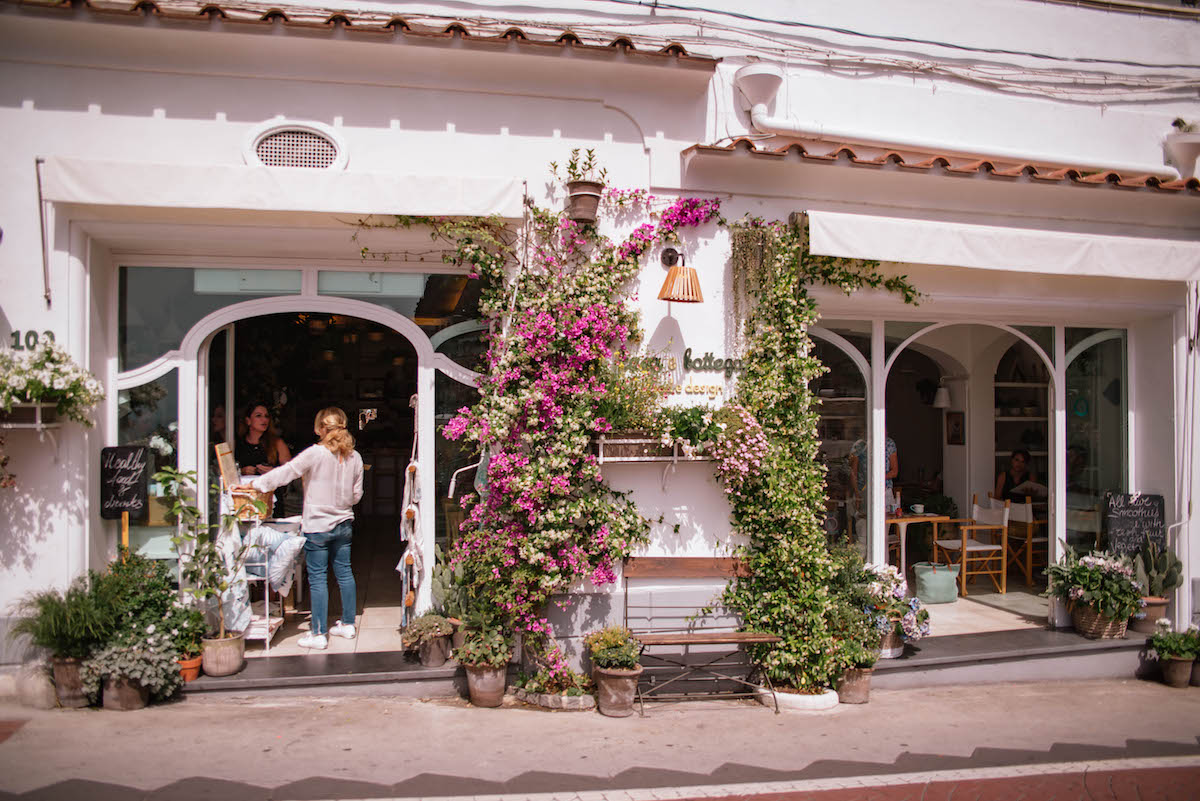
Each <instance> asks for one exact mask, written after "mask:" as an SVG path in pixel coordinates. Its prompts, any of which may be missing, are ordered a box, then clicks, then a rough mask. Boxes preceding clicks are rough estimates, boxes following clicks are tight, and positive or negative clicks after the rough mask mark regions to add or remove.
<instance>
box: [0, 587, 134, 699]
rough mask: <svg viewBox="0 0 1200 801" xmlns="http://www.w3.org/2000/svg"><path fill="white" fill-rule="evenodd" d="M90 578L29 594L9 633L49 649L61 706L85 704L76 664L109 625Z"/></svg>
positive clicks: (111, 618) (95, 645)
mask: <svg viewBox="0 0 1200 801" xmlns="http://www.w3.org/2000/svg"><path fill="white" fill-rule="evenodd" d="M93 579H94V576H80V577H79V578H77V579H75V581H73V582H72V583H71V585H70V586H69V587H67V590H66V592H61V591H59V590H54V589H51V590H42V591H40V592H35V593H31V594H30V595H27V596H26V597H25V598H24V599H22V600H21V601H20V602H19V603H18V604H17V606H16V609H15V610H14V618H15V619H14V621H13V623H12V627H11V628H10V629H9V637H16V636H19V635H25V636H27V637H29V639H30V641H31V642H32V643H33V644H34V645H35V646H37V647H39V648H45V649H46V650H48V651H49V652H50V656H51V664H52V667H53V672H54V693H55V695H56V696H57V698H58V703H59V706H63V707H68V708H74V707H82V706H87V705H88V701H87V697H86V696H85V695H84V692H83V683H82V679H81V677H80V673H79V669H80V666H81V664H82V662H83V660H84V659H86V658H87V657H88V656H90V655H91V653H92V651H93V650H95V649H96V648H98V647H99V646H101V645H102V644H103V643H104V642H105V641H106V640H107V638H108V636H109V635H110V634H111V632H112V630H113V625H114V615H113V610H112V609H111V607H110V606H109V605H108V604H107V603H106V602H105V601H104V599H103V597H102V596H99V595H98V594H97V593H96V592H95V586H94V583H93Z"/></svg>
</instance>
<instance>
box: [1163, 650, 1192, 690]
mask: <svg viewBox="0 0 1200 801" xmlns="http://www.w3.org/2000/svg"><path fill="white" fill-rule="evenodd" d="M1194 663H1195V660H1192V659H1175V658H1171V657H1168V658H1166V659H1159V660H1158V665H1159V667H1161V668H1162V674H1163V683H1164V684H1166V685H1167V686H1168V687H1186V686H1188V682H1190V681H1191V679H1192V665H1193V664H1194Z"/></svg>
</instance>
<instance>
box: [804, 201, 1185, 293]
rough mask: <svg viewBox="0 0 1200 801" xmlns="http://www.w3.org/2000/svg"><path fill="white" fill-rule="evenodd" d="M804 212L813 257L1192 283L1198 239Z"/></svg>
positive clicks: (829, 212)
mask: <svg viewBox="0 0 1200 801" xmlns="http://www.w3.org/2000/svg"><path fill="white" fill-rule="evenodd" d="M808 215H809V226H810V228H809V232H810V236H811V241H810V248H811V250H812V252H813V253H815V254H817V255H821V256H842V257H846V258H857V259H876V260H878V261H891V262H903V263H908V264H936V265H947V266H958V267H975V268H978V269H982V270H1008V271H1012V272H1026V273H1050V274H1057V275H1087V276H1106V277H1110V278H1150V279H1157V280H1162V281H1194V280H1197V279H1200V241H1189V240H1179V239H1155V238H1149V237H1146V238H1142V237H1132V236H1108V235H1098V234H1081V233H1071V232H1062V231H1042V230H1035V229H1029V228H1008V227H1001V226H992V225H970V224H964V223H952V222H941V221H931V220H915V219H909V218H903V217H879V216H874V215H869V214H846V213H842V212H832V211H810V212H808ZM1198 236H1200V234H1198Z"/></svg>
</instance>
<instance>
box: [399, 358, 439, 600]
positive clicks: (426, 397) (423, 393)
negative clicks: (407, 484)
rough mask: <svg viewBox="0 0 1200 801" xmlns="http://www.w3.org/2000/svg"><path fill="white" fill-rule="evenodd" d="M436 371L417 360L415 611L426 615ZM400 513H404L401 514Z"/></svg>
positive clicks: (434, 495) (433, 496)
mask: <svg viewBox="0 0 1200 801" xmlns="http://www.w3.org/2000/svg"><path fill="white" fill-rule="evenodd" d="M436 373H437V371H436V369H435V368H434V366H433V360H432V359H420V360H419V362H418V364H417V409H416V415H417V476H418V479H419V481H420V484H421V504H420V509H421V514H420V517H419V518H418V522H419V524H420V530H419V532H418V536H420V537H421V553H422V554H423V555H424V557H425V558H424V565H422V567H421V586H420V588H419V589H418V590H417V601H416V604H417V605H416V611H417V613H418V614H420V613H422V612H426V611H428V610H429V608H430V607H431V606H432V605H433V594H432V592H431V587H430V577H431V576H432V575H433V545H434V542H433V537H434V531H435V527H434V523H435V522H436V521H435V517H436V515H437V504H438V498H437V494H438V486H437V478H436V476H435V475H434V472H433V469H434V442H435V436H436V435H435V433H434V430H433V429H434V409H435V405H434V397H433V392H434V385H435V376H436ZM401 511H403V510H401Z"/></svg>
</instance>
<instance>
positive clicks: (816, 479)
mask: <svg viewBox="0 0 1200 801" xmlns="http://www.w3.org/2000/svg"><path fill="white" fill-rule="evenodd" d="M795 223H796V224H794V225H789V224H784V223H780V222H771V223H767V222H763V221H762V220H757V219H746V220H742V221H740V222H738V223H736V224H734V225H733V226H731V239H732V244H733V253H732V261H733V269H734V279H735V292H737V293H744V297H743V299H742V300H740V301H739V305H738V309H739V311H740V310H741V307H742V305H744V306H745V307H746V315H747V316H746V319H745V323H744V328H743V335H744V337H745V350H744V353H743V365H744V369H743V372H742V375H741V378H740V380H739V383H738V394H737V402H738V404H740V406H741V407H742V409H744V410H745V412H746V413H748V414H749V415H750V416H751V418H752V419H753V420H754V421H757V424H758V425H760V426H761V428H762V434H763V436H764V437H765V440H766V444H765V447H763V446H762V445H761V444H759V446H758V449H759V453H757V458H759V459H760V461H761V467H760V469H759V470H758V471H756V472H753V473H752V474H750V475H748V476H741V477H739V482H738V491H737V492H730V493H727V497H728V498H729V500H730V505H731V507H732V512H733V519H734V524H735V527H736V528H737V530H738V531H740V532H741V533H742V534H743V535H745V536H746V537H747V540H748V544H747V545H746V546H745V548H744V549H743V551H744V552H743V554H742V556H743V557H744V559H745V560H746V562H747V564H748V566H749V568H750V571H749V572H750V573H751V575H750V576H748V577H743V578H740V579H738V580H737V581H736V582H735V583H732V584H730V586H729V588H728V589H727V590H726V593H725V603H726V605H727V606H728V607H730V608H731V609H733V610H735V611H737V612H738V613H740V615H741V616H742V619H743V623H744V625H745V626H746V627H747V628H750V629H755V630H761V631H768V632H771V633H772V634H776V635H778V636H780V637H782V638H783V641H782V642H781V643H779V644H778V645H775V646H758V647H759V648H760V649H762V651H763V653H761V654H758V656H759V657H760V658H761V659H762V664H763V665H764V666H765V667H766V668H767V670H768V671H769V672H770V674H771V679H772V680H773V681H776V682H779V683H782V684H786V685H790V686H794V687H797V688H799V689H801V690H810V691H817V690H819V689H820V688H823V687H824V686H826V685H827V683H828V681H829V679H830V678H831V675H832V674H833V672H834V671H835V670H836V669H837V664H836V661H835V659H834V658H833V657H834V649H835V647H836V645H835V642H834V639H833V637H832V635H831V633H830V628H829V623H828V616H829V613H830V603H829V583H830V580H831V577H832V561H831V558H830V555H829V552H828V549H827V547H826V542H825V532H824V530H823V528H822V526H821V522H822V520H823V519H824V517H825V500H826V497H825V481H824V479H825V471H824V468H823V466H822V465H821V463H820V462H819V461H818V460H817V451H818V449H819V447H820V440H819V438H818V436H817V418H818V416H819V407H818V403H819V401H818V399H817V398H815V397H814V395H813V393H812V391H811V390H810V385H811V382H812V381H813V379H815V378H817V377H819V376H820V375H821V374H822V373H824V372H825V369H826V368H825V367H824V366H823V365H822V364H821V362H820V361H819V360H818V359H817V358H816V357H815V356H813V355H812V342H811V340H810V339H809V335H808V329H809V327H810V326H812V325H813V324H814V323H816V322H817V319H818V317H819V315H818V312H817V306H816V303H815V301H814V300H813V299H812V297H811V296H810V295H809V287H810V286H812V285H814V284H820V285H825V286H832V287H837V288H840V289H842V290H843V291H845V292H847V293H850V292H853V291H856V290H859V289H863V288H883V289H886V290H888V291H890V292H893V293H895V294H897V295H899V296H900V297H901V298H903V299H904V301H905V302H908V303H915V302H916V300H917V298H918V297H919V294H918V292H917V290H916V289H915V287H913V285H912V284H911V283H910V282H909V281H908V279H907V277H905V276H898V277H888V276H884V275H883V274H882V273H880V272H879V264H878V262H871V261H862V260H854V259H841V258H834V257H828V256H814V255H812V254H811V253H810V252H809V247H808V227H807V223H806V220H804V219H797V220H796V221H795ZM743 428H744V426H743Z"/></svg>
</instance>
